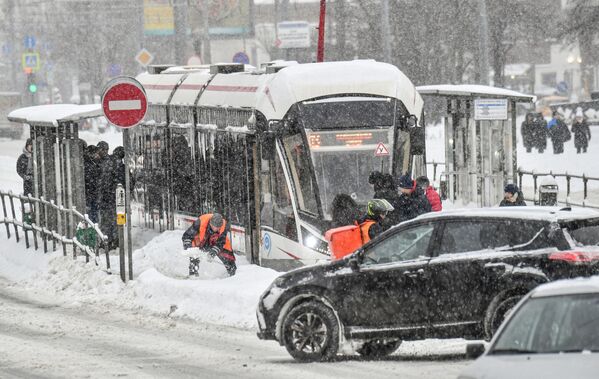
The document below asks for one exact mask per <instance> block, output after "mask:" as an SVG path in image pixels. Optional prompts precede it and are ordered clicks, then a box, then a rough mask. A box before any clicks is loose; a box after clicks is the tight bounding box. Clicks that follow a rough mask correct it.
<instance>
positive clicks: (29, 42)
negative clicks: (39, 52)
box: [23, 36, 35, 49]
mask: <svg viewBox="0 0 599 379" xmlns="http://www.w3.org/2000/svg"><path fill="white" fill-rule="evenodd" d="M23 45H24V46H25V48H26V49H33V48H34V47H35V37H34V36H25V38H23Z"/></svg>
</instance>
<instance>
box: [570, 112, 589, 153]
mask: <svg viewBox="0 0 599 379" xmlns="http://www.w3.org/2000/svg"><path fill="white" fill-rule="evenodd" d="M572 134H574V147H576V153H577V154H580V152H581V150H582V152H583V153H586V152H587V148H588V147H589V141H590V140H591V129H590V128H589V124H588V123H587V120H586V118H585V117H584V115H583V113H582V108H580V107H579V108H578V109H576V117H575V118H574V122H573V123H572Z"/></svg>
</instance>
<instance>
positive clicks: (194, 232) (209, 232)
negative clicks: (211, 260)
mask: <svg viewBox="0 0 599 379" xmlns="http://www.w3.org/2000/svg"><path fill="white" fill-rule="evenodd" d="M230 230H231V227H230V226H229V224H228V223H227V221H226V220H225V219H224V217H223V216H222V215H221V214H220V213H207V214H204V215H201V216H200V217H198V219H197V220H196V221H195V222H194V223H193V225H191V226H190V227H189V228H188V229H187V230H186V231H185V233H183V248H184V249H186V250H187V249H189V248H191V247H198V248H200V249H202V250H204V251H206V253H208V255H210V256H211V257H215V256H216V257H218V259H220V261H221V262H222V263H223V265H224V266H225V268H226V269H227V272H228V273H229V275H230V276H233V275H235V271H237V265H236V264H235V255H234V254H233V248H232V247H231V240H229V232H230ZM199 264H200V259H199V258H189V276H192V275H193V276H198V268H199Z"/></svg>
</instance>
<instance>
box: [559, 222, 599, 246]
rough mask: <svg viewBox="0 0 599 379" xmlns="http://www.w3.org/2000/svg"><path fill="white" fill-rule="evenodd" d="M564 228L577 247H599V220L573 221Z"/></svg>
mask: <svg viewBox="0 0 599 379" xmlns="http://www.w3.org/2000/svg"><path fill="white" fill-rule="evenodd" d="M563 226H564V227H565V229H566V230H567V231H568V234H570V236H571V237H572V239H573V240H574V242H575V243H576V245H577V246H596V245H599V219H592V220H579V221H571V222H568V223H566V224H565V225H563Z"/></svg>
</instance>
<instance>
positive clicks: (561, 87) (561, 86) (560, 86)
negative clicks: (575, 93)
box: [556, 81, 568, 93]
mask: <svg viewBox="0 0 599 379" xmlns="http://www.w3.org/2000/svg"><path fill="white" fill-rule="evenodd" d="M556 89H557V92H559V93H566V92H568V83H567V82H563V81H562V82H559V83H557V88H556Z"/></svg>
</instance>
